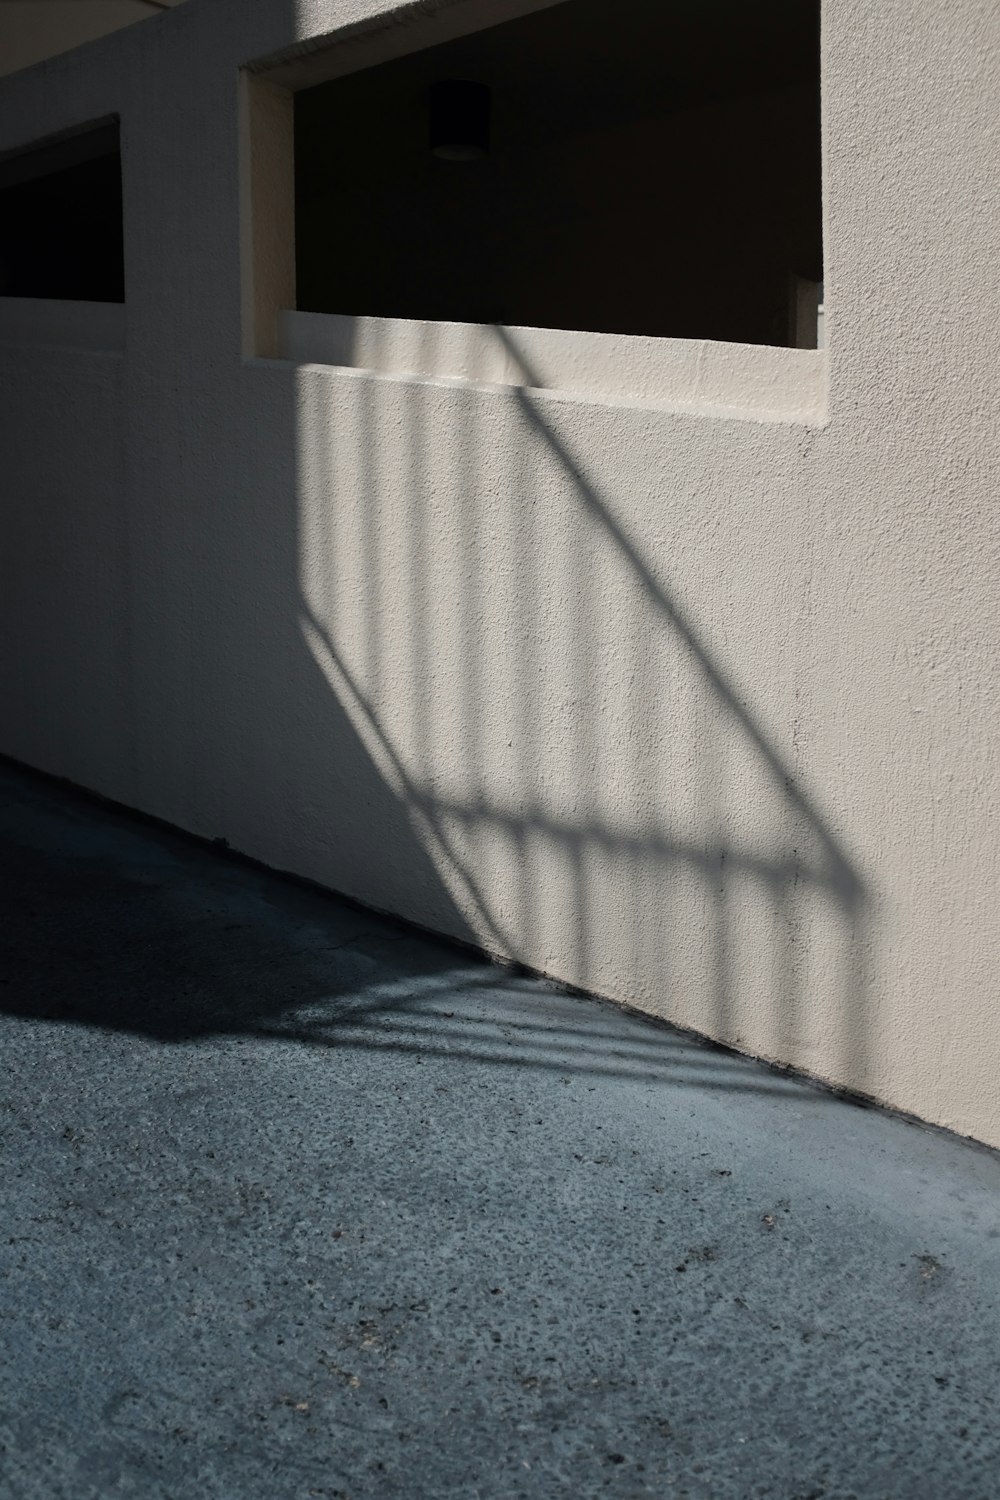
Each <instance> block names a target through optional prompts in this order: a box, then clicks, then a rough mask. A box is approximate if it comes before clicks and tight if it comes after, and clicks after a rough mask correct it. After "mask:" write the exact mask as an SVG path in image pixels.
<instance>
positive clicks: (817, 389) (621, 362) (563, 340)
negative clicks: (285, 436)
mask: <svg viewBox="0 0 1000 1500" xmlns="http://www.w3.org/2000/svg"><path fill="white" fill-rule="evenodd" d="M277 355H278V358H279V359H283V360H289V361H292V362H294V363H296V364H318V365H334V366H338V367H339V368H341V369H350V370H354V371H357V372H359V373H361V372H363V373H368V374H375V375H387V376H401V377H409V378H411V379H412V378H416V379H421V380H428V381H445V382H448V383H449V384H456V383H457V384H462V385H487V386H514V387H520V388H522V389H530V390H544V391H549V392H552V393H554V394H560V395H567V396H575V397H579V398H583V399H585V400H591V401H599V402H602V403H606V404H612V405H630V406H631V405H640V406H652V407H663V408H668V409H670V410H675V411H685V412H691V413H696V414H699V415H702V416H728V417H742V418H745V419H748V420H758V421H760V420H764V421H777V422H799V423H805V424H808V425H819V424H821V423H822V422H824V421H825V418H826V358H825V351H824V350H822V349H781V348H772V347H770V346H766V345H757V344H725V343H716V342H714V341H711V340H696V339H658V338H646V337H642V336H636V335H632V334H609V333H580V332H576V331H571V330H563V329H553V328H503V327H496V326H493V325H491V324H478V323H432V322H426V323H425V322H417V321H410V320H408V319H404V318H361V317H357V318H355V317H343V316H337V315H333V314H328V313H308V312H280V313H279V314H278V341H277Z"/></svg>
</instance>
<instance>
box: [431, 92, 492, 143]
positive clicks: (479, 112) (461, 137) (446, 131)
mask: <svg viewBox="0 0 1000 1500" xmlns="http://www.w3.org/2000/svg"><path fill="white" fill-rule="evenodd" d="M430 125H431V137H430V139H431V151H432V153H433V154H434V155H435V156H439V157H441V159H442V160H443V161H479V160H480V159H481V158H482V157H484V156H486V155H487V153H488V152H489V149H490V91H489V89H488V88H487V86H486V84H485V83H469V82H467V81H466V80H464V79H458V78H452V79H444V80H442V81H441V82H440V83H432V84H431V96H430Z"/></svg>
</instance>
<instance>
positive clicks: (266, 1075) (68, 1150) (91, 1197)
mask: <svg viewBox="0 0 1000 1500" xmlns="http://www.w3.org/2000/svg"><path fill="white" fill-rule="evenodd" d="M0 877H2V882H3V908H2V911H3V922H2V929H0V1030H2V1049H0V1067H2V1078H0V1139H2V1168H3V1209H2V1221H0V1393H2V1396H0V1400H2V1406H0V1495H2V1496H3V1497H4V1500H6V1497H18V1500H21V1497H31V1500H36V1497H37V1500H42V1497H44V1500H57V1497H67V1500H70V1497H71V1500H91V1497H94V1500H97V1497H100V1500H106V1497H114V1496H130V1497H131V1496H134V1497H142V1500H166V1497H170V1500H188V1497H190V1500H194V1497H197V1500H212V1497H227V1500H229V1497H233V1500H258V1497H259V1500H284V1497H289V1500H291V1497H295V1500H299V1497H302V1500H305V1497H307V1496H323V1497H337V1500H344V1497H348V1496H350V1497H352V1500H358V1497H362V1496H378V1497H381V1496H386V1497H395V1496H406V1497H435V1496H449V1497H452V1496H454V1497H463V1500H487V1497H489V1500H494V1497H503V1500H515V1497H532V1500H534V1497H546V1500H548V1497H552V1496H572V1497H587V1496H598V1495H600V1496H605V1495H606V1496H614V1497H626V1496H656V1497H658V1500H663V1497H675V1496H676V1497H680V1496H692V1497H694V1496H697V1497H711V1500H724V1497H734V1500H743V1497H758V1496H760V1497H763V1496H768V1497H775V1500H820V1497H822V1500H846V1497H848V1496H857V1497H859V1500H860V1497H864V1500H868V1497H897V1496H899V1497H907V1500H918V1497H925V1496H926V1497H928V1500H948V1497H951V1496H955V1497H962V1500H992V1497H996V1496H997V1495H1000V1412H998V1400H1000V1378H998V1352H1000V1159H998V1157H997V1156H996V1155H993V1154H990V1153H988V1152H986V1151H984V1150H982V1149H979V1148H976V1147H973V1146H969V1145H965V1144H963V1143H961V1142H959V1141H957V1140H953V1139H950V1138H948V1137H946V1136H944V1135H941V1134H935V1133H932V1132H930V1131H925V1130H923V1129H921V1128H919V1127H917V1126H915V1125H913V1124H910V1123H907V1122H904V1121H901V1120H897V1119H893V1118H891V1117H889V1116H887V1115H885V1114H881V1113H878V1112H876V1111H871V1110H862V1109H860V1108H857V1107H855V1106H852V1105H849V1104H846V1103H843V1102H841V1101H838V1100H837V1099H835V1098H834V1097H832V1096H831V1095H829V1094H825V1093H823V1092H821V1091H819V1090H816V1089H814V1088H812V1087H810V1086H808V1085H805V1084H802V1083H798V1082H794V1081H791V1080H788V1079H784V1078H781V1077H779V1076H776V1075H775V1074H773V1073H771V1072H769V1071H767V1070H765V1069H764V1068H762V1067H759V1066H757V1065H755V1064H753V1063H750V1062H747V1061H743V1060H741V1059H738V1058H735V1057H732V1056H729V1055H726V1054H723V1053H721V1052H717V1051H713V1050H711V1049H709V1048H705V1047H701V1046H699V1045H696V1044H694V1043H693V1042H691V1041H690V1040H689V1039H685V1038H683V1037H681V1036H678V1035H675V1034H673V1033H672V1032H670V1031H669V1030H667V1029H665V1028H663V1027H659V1026H656V1025H654V1024H652V1023H650V1022H647V1021H644V1020H642V1019H640V1018H638V1017H635V1016H631V1015H627V1014H624V1013H622V1012H620V1011H618V1010H615V1009H613V1008H611V1007H609V1006H607V1005H604V1004H601V1003H599V1002H596V1001H588V1000H584V999H580V998H578V997H571V996H568V995H566V994H563V993H561V992H560V991H559V989H558V988H556V987H555V986H552V985H548V984H545V983H543V982H540V981H537V980H530V979H524V978H520V977H516V976H513V975H511V974H510V973H509V972H505V971H503V970H500V969H497V968H494V967H490V966H489V965H487V964H486V963H480V962H477V961H476V960H475V959H474V958H472V957H470V956H469V955H468V954H467V953H464V952H461V951H457V950H455V949H452V948H449V947H448V946H446V945H445V944H443V943H438V942H435V941H433V940H431V939H428V938H425V937H422V936H419V935H415V934H413V933H411V932H408V931H406V930H405V929H403V928H401V927H399V926H396V925H394V924H392V923H389V922H383V921H381V920H380V919H378V918H376V917H373V916H370V915H368V914H365V913H359V912H358V911H356V910H353V909H351V908H350V907H348V906H347V905H345V904H342V903H340V902H338V901H336V900H332V899H327V898H325V897H322V896H320V895H317V894H313V893H311V892H309V891H306V890H303V889H301V888H299V887H297V886H295V885H294V884H290V883H288V882H284V881H282V880H280V879H277V878H272V877H270V876H268V875H266V874H263V873H261V872H259V871H257V870H254V869H251V868H248V867H246V866H244V865H241V864H239V863H237V862H236V861H233V860H231V859H228V858H226V857H224V856H221V855H217V854H215V853H214V852H212V851H211V850H208V849H205V848H202V847H199V846H196V845H194V844H192V843H190V842H187V841H185V840H183V839H181V838H178V837H174V836H172V835H170V834H168V833H164V832H163V831H160V830H158V829H155V828H151V827H149V826H148V825H145V824H143V823H142V822H140V821H138V820H134V819H131V818H129V817H127V816H125V815H121V814H118V813H115V812H112V811H108V810H106V809H104V808H102V807H100V806H98V805H96V804H93V803H91V802H88V801H86V800H83V799H80V798H78V797H76V796H74V795H72V794H70V793H67V792H63V791H61V790H58V789H54V788H53V787H51V786H50V785H48V784H46V783H43V782H41V781H39V780H36V779H34V778H30V777H28V776H27V775H25V774H23V773H21V772H18V771H15V770H12V769H10V768H6V769H2V770H0Z"/></svg>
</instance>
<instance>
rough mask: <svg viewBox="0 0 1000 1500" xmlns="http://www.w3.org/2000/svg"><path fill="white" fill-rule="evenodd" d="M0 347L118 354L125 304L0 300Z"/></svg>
mask: <svg viewBox="0 0 1000 1500" xmlns="http://www.w3.org/2000/svg"><path fill="white" fill-rule="evenodd" d="M0 344H6V345H14V346H16V347H18V348H25V347H28V348H43V349H90V350H94V351H95V352H98V353H102V354H120V353H121V352H122V350H123V349H124V348H125V304H124V303H123V302H60V301H57V300H56V299H54V298H52V299H49V298H41V297H0Z"/></svg>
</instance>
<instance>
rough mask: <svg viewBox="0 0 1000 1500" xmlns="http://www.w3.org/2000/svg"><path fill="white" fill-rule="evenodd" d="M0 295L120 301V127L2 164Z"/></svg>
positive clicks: (122, 285)
mask: <svg viewBox="0 0 1000 1500" xmlns="http://www.w3.org/2000/svg"><path fill="white" fill-rule="evenodd" d="M0 296H2V297H52V298H59V299H62V300H66V301H82V302H124V300H125V260H124V246H123V226H122V173H121V154H120V150H119V133H118V124H117V122H113V123H110V124H107V125H102V126H100V127H99V128H98V129H95V130H88V131H86V132H85V133H83V134H80V135H75V136H72V137H71V138H70V139H68V140H64V141H60V142H58V143H55V144H52V145H47V146H41V147H37V148H36V149H34V150H32V151H25V152H20V153H19V154H18V155H17V156H13V157H8V158H7V159H6V160H5V161H0Z"/></svg>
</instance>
